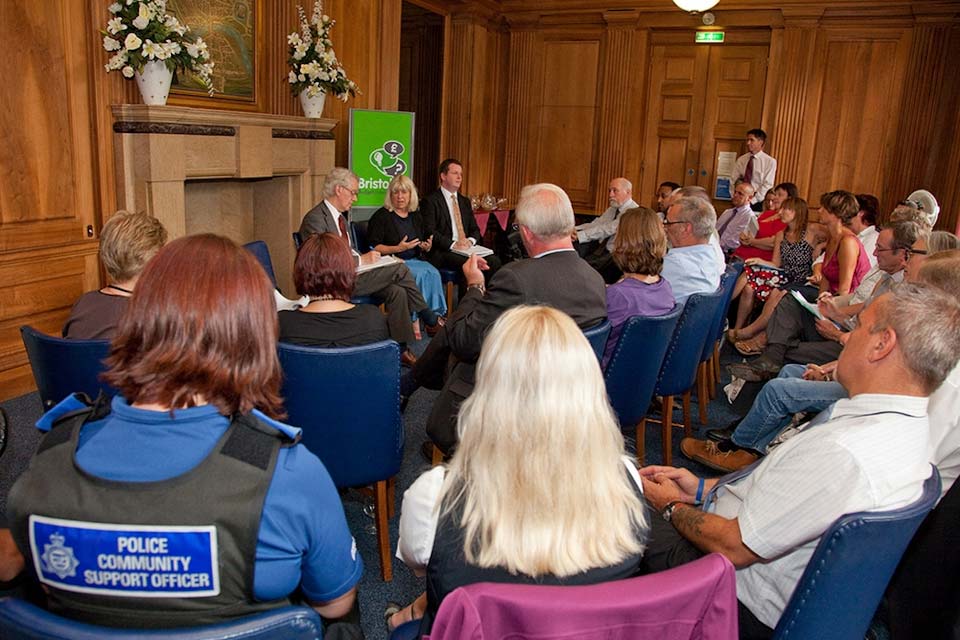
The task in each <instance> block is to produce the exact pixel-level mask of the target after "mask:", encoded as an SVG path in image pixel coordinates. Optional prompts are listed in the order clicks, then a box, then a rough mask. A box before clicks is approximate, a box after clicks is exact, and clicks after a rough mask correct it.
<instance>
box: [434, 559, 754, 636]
mask: <svg viewBox="0 0 960 640" xmlns="http://www.w3.org/2000/svg"><path fill="white" fill-rule="evenodd" d="M558 614H559V615H558ZM736 637H737V596H736V579H735V577H734V569H733V565H731V564H730V562H729V561H728V560H727V559H726V558H724V557H723V556H721V555H719V554H715V553H714V554H710V555H708V556H704V557H703V558H700V559H699V560H696V561H694V562H691V563H689V564H686V565H683V566H680V567H677V568H675V569H670V570H668V571H663V572H661V573H656V574H652V575H648V576H642V577H639V578H631V579H629V580H619V581H615V582H606V583H602V584H595V585H589V586H576V587H556V586H542V585H528V584H494V583H489V582H481V583H477V584H472V585H469V586H466V587H460V588H459V589H456V590H455V591H453V593H451V594H450V595H448V596H447V597H446V598H444V600H443V602H442V603H441V605H440V610H439V611H438V612H437V618H436V620H435V622H434V624H433V628H432V629H431V631H430V635H429V636H424V638H430V639H431V640H449V639H453V638H477V639H482V640H500V639H502V638H517V639H521V638H537V639H538V640H548V639H551V638H556V639H560V638H565V639H568V638H578V639H586V640H600V639H603V640H618V639H620V638H624V639H626V638H631V639H632V638H659V639H661V640H681V639H682V640H686V639H693V638H698V639H716V640H720V639H723V640H731V639H733V638H736Z"/></svg>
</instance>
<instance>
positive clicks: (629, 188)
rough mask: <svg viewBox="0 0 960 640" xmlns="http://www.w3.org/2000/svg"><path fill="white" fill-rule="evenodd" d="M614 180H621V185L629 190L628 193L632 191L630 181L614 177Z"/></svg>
mask: <svg viewBox="0 0 960 640" xmlns="http://www.w3.org/2000/svg"><path fill="white" fill-rule="evenodd" d="M614 180H619V181H620V182H622V183H623V186H624V187H625V188H626V190H627V191H628V192H630V193H633V183H632V182H630V181H629V180H627V179H626V178H614Z"/></svg>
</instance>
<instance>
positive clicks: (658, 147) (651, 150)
mask: <svg viewBox="0 0 960 640" xmlns="http://www.w3.org/2000/svg"><path fill="white" fill-rule="evenodd" d="M709 54H710V49H709V47H703V46H700V47H698V46H695V45H686V46H684V45H674V44H655V45H654V46H653V49H652V52H651V69H650V84H649V90H648V95H649V101H648V102H647V126H646V131H648V132H649V133H648V134H647V144H646V145H645V147H644V154H643V155H644V160H643V167H644V169H643V182H642V189H641V191H640V193H641V194H642V196H643V199H644V200H646V199H648V196H651V195H653V194H654V193H655V192H656V188H657V185H658V184H660V183H661V182H663V181H665V180H671V181H673V182H676V183H678V184H697V181H696V170H697V167H698V166H699V163H700V139H701V125H702V122H703V110H704V104H705V99H706V91H705V86H706V83H707V68H708V64H709ZM638 195H639V194H638ZM635 198H636V195H635Z"/></svg>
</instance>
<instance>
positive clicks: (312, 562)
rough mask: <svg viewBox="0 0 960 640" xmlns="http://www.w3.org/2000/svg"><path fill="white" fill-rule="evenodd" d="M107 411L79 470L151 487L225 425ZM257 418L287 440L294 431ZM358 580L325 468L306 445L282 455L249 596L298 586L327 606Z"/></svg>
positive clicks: (201, 418)
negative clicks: (150, 483)
mask: <svg viewBox="0 0 960 640" xmlns="http://www.w3.org/2000/svg"><path fill="white" fill-rule="evenodd" d="M68 400H69V399H68ZM67 402H68V401H64V404H66V403H67ZM111 406H112V412H111V413H110V415H109V416H107V417H106V418H105V419H103V420H99V421H96V422H91V423H89V424H87V425H84V427H83V428H82V430H81V432H80V443H79V446H78V448H77V455H76V459H77V463H78V464H79V466H80V468H81V469H83V470H84V471H86V472H87V473H90V474H92V475H94V476H98V477H100V478H104V479H108V480H117V481H122V482H156V481H159V480H167V479H169V478H173V477H176V476H179V475H182V474H184V473H186V472H187V471H190V470H191V469H193V468H194V467H196V466H197V465H198V464H200V462H201V461H202V460H203V459H204V458H206V457H207V456H208V455H209V454H210V452H211V451H212V450H213V447H214V445H216V443H217V442H218V441H219V439H220V438H221V437H222V436H223V434H224V432H225V431H226V430H227V427H229V425H230V422H229V420H228V419H227V418H226V417H224V416H222V415H220V413H218V410H217V408H216V407H215V406H213V405H205V406H202V407H194V408H191V409H179V410H176V411H173V412H172V414H171V412H169V411H147V410H144V409H135V408H133V407H131V406H130V405H128V404H127V402H126V400H124V399H123V398H121V397H119V396H118V397H116V398H114V399H113V402H112V405H111ZM58 408H59V407H56V408H54V409H52V410H51V411H50V412H49V413H48V414H47V416H45V419H44V420H41V422H40V423H38V425H37V426H38V428H40V429H44V428H46V429H49V422H50V421H51V419H50V418H51V417H52V416H51V414H53V416H55V415H57V414H58V413H62V411H60V412H58V411H57V409H58ZM255 413H256V415H257V417H258V418H261V419H262V420H265V421H266V422H268V423H270V424H272V425H273V426H276V427H277V428H280V429H281V430H283V431H285V432H287V433H289V434H295V433H297V432H298V431H299V430H297V429H294V428H292V427H289V426H287V425H283V424H281V423H277V422H275V421H272V420H270V419H269V418H267V417H266V416H263V415H262V414H260V413H259V412H255ZM362 573H363V561H362V559H361V558H360V555H359V554H358V553H357V547H356V544H355V542H354V540H353V537H352V536H351V535H350V531H349V529H348V528H347V521H346V517H345V516H344V513H343V505H342V504H341V503H340V497H339V495H338V494H337V489H336V487H335V486H334V484H333V481H332V480H331V478H330V474H329V473H327V470H326V468H324V466H323V463H321V462H320V460H319V459H318V458H317V457H316V456H315V455H313V454H312V453H311V452H310V451H308V450H307V448H306V447H304V446H303V445H300V444H298V445H296V446H294V447H286V448H283V449H281V450H280V455H279V458H278V460H277V466H276V469H275V470H274V474H273V480H272V481H271V483H270V487H269V489H268V490H267V496H266V499H265V501H264V506H263V513H262V514H261V517H260V530H259V532H258V535H257V550H256V564H255V567H254V582H253V593H254V597H256V598H257V599H258V600H275V599H278V598H284V597H286V596H288V595H289V594H290V593H292V592H293V591H294V590H295V589H296V588H297V586H298V585H299V586H300V587H302V589H303V593H304V595H305V596H306V598H307V599H308V600H310V601H311V602H329V601H330V600H334V599H335V598H338V597H340V596H342V595H343V594H345V593H347V592H348V591H349V590H350V589H351V588H353V586H354V585H356V583H357V582H358V581H359V580H360V575H361V574H362Z"/></svg>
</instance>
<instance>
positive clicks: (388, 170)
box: [370, 140, 407, 177]
mask: <svg viewBox="0 0 960 640" xmlns="http://www.w3.org/2000/svg"><path fill="white" fill-rule="evenodd" d="M404 149H405V147H404V146H403V144H402V143H400V142H397V141H396V140H388V141H387V142H384V143H383V146H382V147H381V148H379V149H375V150H374V151H373V153H371V154H370V164H372V165H373V166H374V167H375V168H376V169H377V171H379V172H380V173H382V174H383V175H385V176H390V177H393V176H399V175H403V174H404V173H405V172H406V171H407V163H406V162H404V161H403V160H401V159H400V157H399V156H400V154H401V153H403V151H404Z"/></svg>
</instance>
